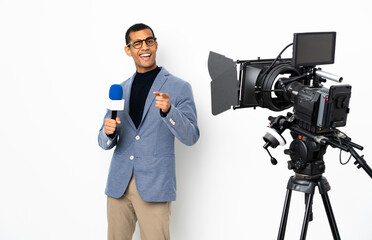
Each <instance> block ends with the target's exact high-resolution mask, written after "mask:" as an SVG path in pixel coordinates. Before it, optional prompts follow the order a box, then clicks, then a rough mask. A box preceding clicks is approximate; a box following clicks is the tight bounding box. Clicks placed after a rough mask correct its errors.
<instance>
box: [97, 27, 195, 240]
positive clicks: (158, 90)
mask: <svg viewBox="0 0 372 240" xmlns="http://www.w3.org/2000/svg"><path fill="white" fill-rule="evenodd" d="M125 38H126V44H127V45H126V46H125V52H126V54H127V55H128V56H130V57H132V58H133V60H134V64H135V67H136V73H135V74H134V75H133V76H132V77H131V78H129V79H128V80H126V81H124V82H123V83H122V84H121V85H122V87H123V99H125V108H124V111H118V117H117V118H116V120H113V119H111V118H110V116H111V111H110V110H108V111H107V114H106V116H105V121H104V124H103V126H102V128H101V130H100V131H99V135H98V143H99V145H100V146H101V147H102V148H103V149H111V148H113V147H114V146H116V148H115V151H114V154H113V157H112V160H111V165H110V170H109V175H108V180H107V186H106V191H105V193H106V195H107V196H108V197H107V215H108V216H107V218H108V239H109V240H114V239H115V240H130V239H132V236H133V233H134V230H135V225H136V222H137V221H138V223H139V227H140V234H141V239H142V240H167V239H170V236H169V219H170V209H171V201H175V200H176V174H175V153H174V138H175V137H176V138H177V139H179V140H180V141H181V142H182V143H184V144H186V145H189V146H190V145H193V144H195V143H196V141H197V140H198V139H199V128H198V125H197V117H196V108H195V104H194V100H193V94H192V89H191V86H190V84H189V83H187V82H185V81H183V80H181V79H179V78H177V77H175V76H173V75H172V74H170V73H169V72H168V71H167V70H165V68H163V67H158V66H157V64H156V52H157V49H158V42H157V41H156V38H155V35H154V32H153V31H152V29H151V28H150V27H149V26H147V25H145V24H135V25H133V26H132V27H130V28H129V29H128V30H127V32H126V36H125Z"/></svg>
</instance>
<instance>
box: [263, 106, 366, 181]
mask: <svg viewBox="0 0 372 240" xmlns="http://www.w3.org/2000/svg"><path fill="white" fill-rule="evenodd" d="M269 121H270V125H269V130H268V132H267V133H266V134H265V136H264V137H263V139H264V141H265V145H264V146H263V147H264V149H266V150H267V152H268V153H269V155H270V158H271V163H272V164H274V165H275V164H276V163H277V161H276V159H275V158H273V157H272V155H271V154H270V151H269V149H268V148H269V147H272V148H276V147H277V146H279V145H281V146H283V145H285V143H286V141H285V139H284V138H283V136H282V133H283V132H284V131H285V130H286V129H289V130H290V132H291V136H292V138H293V140H292V142H291V144H290V147H289V149H286V150H285V151H284V153H285V154H287V155H289V156H290V158H291V160H290V161H288V169H290V170H293V171H294V172H295V173H296V175H299V176H303V177H304V178H314V177H315V178H316V177H319V176H321V175H322V174H323V173H324V171H325V163H324V160H323V155H324V154H325V153H326V150H327V147H328V146H331V147H333V148H338V149H340V150H341V151H345V152H349V153H350V154H351V156H352V157H354V159H355V160H356V161H355V162H354V164H355V165H356V166H357V168H358V169H359V168H363V169H364V171H365V172H366V173H367V174H368V175H369V176H370V177H371V178H372V169H371V168H370V167H369V166H368V164H367V162H366V161H365V160H364V156H360V155H359V154H358V153H357V152H356V150H355V148H356V149H358V150H363V147H362V146H360V145H358V144H356V143H353V142H352V141H351V138H349V137H348V136H347V135H346V134H344V133H342V132H341V131H339V130H337V129H336V128H334V129H329V130H328V131H327V132H322V133H314V132H311V131H308V130H307V129H304V128H302V127H301V126H300V124H298V122H297V121H296V120H295V118H294V117H293V114H292V113H287V116H286V117H285V116H282V115H280V116H277V117H269Z"/></svg>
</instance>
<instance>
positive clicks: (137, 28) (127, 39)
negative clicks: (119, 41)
mask: <svg viewBox="0 0 372 240" xmlns="http://www.w3.org/2000/svg"><path fill="white" fill-rule="evenodd" d="M144 29H150V30H151V33H152V36H153V37H154V38H155V34H154V31H152V29H151V28H150V27H149V26H147V25H146V24H143V23H136V24H134V25H133V26H131V27H130V28H128V30H127V32H126V33H125V42H126V44H127V45H128V43H130V37H129V34H130V33H131V32H137V31H141V30H144Z"/></svg>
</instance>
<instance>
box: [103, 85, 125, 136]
mask: <svg viewBox="0 0 372 240" xmlns="http://www.w3.org/2000/svg"><path fill="white" fill-rule="evenodd" d="M109 97H110V100H111V101H110V103H109V105H110V106H109V109H110V110H111V118H106V119H105V123H104V126H103V128H104V130H105V133H106V134H107V135H112V134H114V133H115V131H116V127H117V126H118V124H120V118H119V117H117V113H118V110H124V100H123V87H122V86H121V85H119V84H113V85H112V86H111V87H110V93H109Z"/></svg>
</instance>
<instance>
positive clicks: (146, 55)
mask: <svg viewBox="0 0 372 240" xmlns="http://www.w3.org/2000/svg"><path fill="white" fill-rule="evenodd" d="M141 57H150V54H149V53H147V54H142V55H141Z"/></svg>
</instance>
